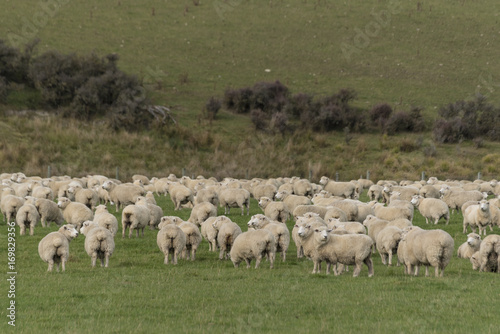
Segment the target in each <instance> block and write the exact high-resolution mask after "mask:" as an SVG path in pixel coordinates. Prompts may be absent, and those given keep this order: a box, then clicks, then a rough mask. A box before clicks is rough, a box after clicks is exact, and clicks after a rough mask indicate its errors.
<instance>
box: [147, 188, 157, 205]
mask: <svg viewBox="0 0 500 334" xmlns="http://www.w3.org/2000/svg"><path fill="white" fill-rule="evenodd" d="M144 197H145V198H146V199H147V201H148V203H150V204H154V205H158V204H157V203H156V198H155V195H154V194H153V192H152V191H147V192H146V195H144Z"/></svg>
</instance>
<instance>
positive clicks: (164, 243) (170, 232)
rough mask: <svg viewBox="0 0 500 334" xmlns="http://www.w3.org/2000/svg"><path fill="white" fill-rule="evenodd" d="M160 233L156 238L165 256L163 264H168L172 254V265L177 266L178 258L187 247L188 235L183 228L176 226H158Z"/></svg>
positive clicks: (167, 224)
mask: <svg viewBox="0 0 500 334" xmlns="http://www.w3.org/2000/svg"><path fill="white" fill-rule="evenodd" d="M158 227H159V228H160V231H159V232H158V235H157V236H156V243H157V245H158V247H159V248H160V250H161V251H162V252H163V254H164V255H165V260H164V262H163V263H165V264H168V258H169V254H172V263H173V264H177V258H178V257H179V256H180V255H181V253H182V251H183V250H184V248H185V247H186V235H185V234H184V232H183V231H182V230H181V228H180V227H179V226H177V225H175V224H169V223H166V224H162V223H160V225H158Z"/></svg>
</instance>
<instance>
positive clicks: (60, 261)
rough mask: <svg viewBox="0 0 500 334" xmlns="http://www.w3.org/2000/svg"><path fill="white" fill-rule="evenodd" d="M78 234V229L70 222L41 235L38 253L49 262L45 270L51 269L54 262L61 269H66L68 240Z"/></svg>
mask: <svg viewBox="0 0 500 334" xmlns="http://www.w3.org/2000/svg"><path fill="white" fill-rule="evenodd" d="M77 236H78V231H77V230H76V229H75V227H74V226H73V225H71V224H67V225H63V226H61V227H60V228H59V230H58V231H57V232H51V233H49V234H47V235H46V236H45V237H43V239H42V240H40V242H39V243H38V255H40V258H41V259H42V260H43V261H45V262H47V263H48V264H49V268H48V270H47V271H52V268H53V267H54V263H55V264H57V268H56V270H57V271H59V265H61V267H62V271H65V270H66V262H67V261H68V258H69V242H70V241H71V240H73V239H74V238H76V237H77Z"/></svg>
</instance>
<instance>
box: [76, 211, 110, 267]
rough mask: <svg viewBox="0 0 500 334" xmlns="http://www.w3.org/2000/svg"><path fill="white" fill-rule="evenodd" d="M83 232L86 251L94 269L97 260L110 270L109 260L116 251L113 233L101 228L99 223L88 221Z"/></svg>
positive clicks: (82, 229)
mask: <svg viewBox="0 0 500 334" xmlns="http://www.w3.org/2000/svg"><path fill="white" fill-rule="evenodd" d="M81 232H82V234H83V235H85V251H86V252H87V254H88V255H89V256H90V258H91V264H92V268H94V267H95V265H96V261H97V259H99V260H101V267H105V268H108V266H109V258H110V256H111V255H113V252H114V250H115V240H114V238H113V235H112V234H111V231H110V230H108V229H107V228H104V227H101V226H100V225H99V224H98V223H97V222H94V221H89V220H88V221H86V222H84V223H83V225H82V228H81Z"/></svg>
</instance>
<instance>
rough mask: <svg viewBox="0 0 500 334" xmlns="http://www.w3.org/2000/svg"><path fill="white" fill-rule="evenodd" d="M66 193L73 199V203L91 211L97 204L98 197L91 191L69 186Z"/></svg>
mask: <svg viewBox="0 0 500 334" xmlns="http://www.w3.org/2000/svg"><path fill="white" fill-rule="evenodd" d="M68 193H69V194H71V195H70V196H73V197H74V198H75V202H79V203H83V204H85V205H86V206H87V207H88V208H89V209H91V210H95V207H96V206H97V204H98V203H99V195H98V194H97V192H96V191H95V190H93V189H88V188H82V187H80V186H71V187H69V188H68Z"/></svg>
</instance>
